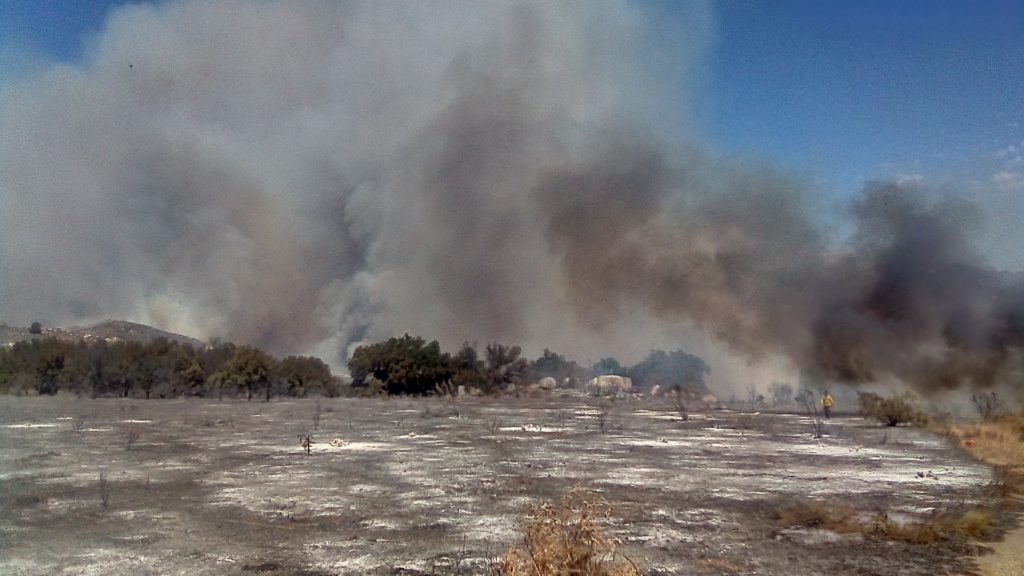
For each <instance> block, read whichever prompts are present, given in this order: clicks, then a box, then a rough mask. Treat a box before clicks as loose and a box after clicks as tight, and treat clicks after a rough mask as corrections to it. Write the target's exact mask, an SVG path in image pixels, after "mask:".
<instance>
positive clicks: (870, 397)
mask: <svg viewBox="0 0 1024 576" xmlns="http://www.w3.org/2000/svg"><path fill="white" fill-rule="evenodd" d="M858 399H859V401H860V412H861V414H862V415H864V416H868V417H871V418H875V419H877V420H878V421H879V422H881V423H883V424H885V425H886V426H897V425H899V424H911V425H914V426H927V425H928V422H929V421H930V418H929V417H928V415H927V414H925V413H924V412H923V411H922V410H921V409H920V408H918V407H917V405H916V404H915V403H914V398H913V396H912V395H910V394H909V393H904V394H899V395H895V396H888V397H884V396H879V395H878V394H874V393H871V392H862V393H860V395H859V398H858Z"/></svg>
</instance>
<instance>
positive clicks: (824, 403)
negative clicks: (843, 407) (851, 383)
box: [821, 390, 836, 418]
mask: <svg viewBox="0 0 1024 576" xmlns="http://www.w3.org/2000/svg"><path fill="white" fill-rule="evenodd" d="M835 403H836V401H835V399H834V398H832V395H831V394H829V393H828V390H825V395H824V396H822V397H821V408H822V410H823V411H824V412H825V418H831V417H832V405H833V404H835Z"/></svg>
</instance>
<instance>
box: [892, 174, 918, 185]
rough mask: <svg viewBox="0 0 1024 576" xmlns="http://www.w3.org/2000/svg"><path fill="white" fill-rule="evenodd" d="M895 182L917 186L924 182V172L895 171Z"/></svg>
mask: <svg viewBox="0 0 1024 576" xmlns="http://www.w3.org/2000/svg"><path fill="white" fill-rule="evenodd" d="M896 183H897V184H899V185H900V186H918V185H920V184H923V183H924V174H921V173H920V172H897V173H896Z"/></svg>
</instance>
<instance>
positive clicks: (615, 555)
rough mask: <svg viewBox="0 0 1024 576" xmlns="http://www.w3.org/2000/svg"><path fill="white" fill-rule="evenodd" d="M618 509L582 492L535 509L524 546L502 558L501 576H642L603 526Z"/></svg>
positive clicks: (514, 549)
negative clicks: (559, 501)
mask: <svg viewBox="0 0 1024 576" xmlns="http://www.w3.org/2000/svg"><path fill="white" fill-rule="evenodd" d="M613 511H614V508H613V507H612V505H611V504H609V503H608V502H607V501H606V500H603V499H598V498H593V497H588V496H586V495H583V494H580V493H579V492H572V493H570V494H569V495H567V496H565V497H564V498H563V499H562V501H561V503H558V504H555V503H552V502H547V503H545V504H543V505H541V506H531V507H530V510H529V513H528V522H527V524H526V527H525V534H524V537H523V546H522V547H515V548H512V549H510V550H509V551H508V552H507V553H506V554H505V556H504V557H502V559H501V564H500V569H499V572H500V574H502V575H503V576H639V575H640V574H641V572H640V569H639V568H637V566H636V564H634V563H633V562H632V561H631V560H630V559H629V558H627V557H625V556H623V555H622V554H620V553H619V552H618V543H617V542H616V541H615V540H614V539H612V538H610V537H608V536H606V535H605V534H604V531H603V530H602V528H601V524H602V523H603V522H605V521H607V520H608V519H609V518H610V517H611V514H612V512H613Z"/></svg>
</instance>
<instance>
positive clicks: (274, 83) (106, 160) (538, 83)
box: [0, 0, 1024, 388]
mask: <svg viewBox="0 0 1024 576" xmlns="http://www.w3.org/2000/svg"><path fill="white" fill-rule="evenodd" d="M657 10H658V9H657V8H656V7H655V6H647V5H641V4H639V3H636V2H629V1H626V0H623V1H621V2H612V1H609V2H605V3H593V2H587V3H569V2H560V3H554V2H536V3H533V2H495V3H485V2H466V3H459V2H443V3H441V2H438V3H428V2H417V3H397V2H396V3H385V2H366V3H357V2H351V3H349V2H346V3H337V2H326V1H325V2H294V3H291V2H275V3H270V2H262V1H258V0H222V1H216V2H207V1H205V0H204V1H192V2H168V3H165V4H161V5H160V6H159V7H152V6H148V5H138V6H129V7H125V8H121V9H118V10H116V11H115V12H113V13H112V14H111V17H110V19H109V21H108V24H107V27H106V29H105V30H104V31H103V32H102V33H101V34H99V35H98V36H97V37H95V38H93V39H92V40H91V41H90V47H89V52H88V55H87V57H86V58H85V61H84V62H83V63H82V64H76V65H53V66H50V67H47V68H46V69H45V70H44V71H43V72H42V73H39V74H34V75H31V76H27V77H23V78H20V79H17V80H13V81H9V82H8V83H7V84H6V85H4V86H3V88H2V89H0V225H2V226H3V228H2V229H0V242H2V244H0V315H2V317H3V318H4V319H5V320H7V321H9V322H19V323H27V322H30V321H32V320H36V319H43V320H46V321H48V322H77V321H87V320H92V319H100V318H105V317H123V318H127V319H133V320H139V321H144V322H151V323H154V324H157V325H159V326H162V327H165V328H169V329H173V330H178V331H182V332H185V333H190V334H195V335H200V336H223V337H228V338H231V339H235V340H240V341H246V342H252V343H256V344H259V345H263V346H267V347H269V348H270V349H272V350H274V351H275V352H278V353H291V352H318V353H321V354H325V355H326V356H327V358H328V359H329V360H331V361H333V362H334V363H336V364H340V363H341V362H342V361H343V359H344V355H345V353H346V351H347V349H349V348H350V347H351V346H352V345H353V344H355V343H358V342H360V341H362V340H366V339H375V338H380V337H385V336H390V335H394V334H397V333H402V332H411V333H417V334H422V335H424V336H427V337H437V338H440V339H441V340H442V341H443V342H444V343H445V344H447V345H449V346H451V345H456V344H458V343H460V342H462V341H464V340H469V341H479V342H487V341H495V340H496V341H503V342H517V343H523V344H525V345H527V347H528V349H529V347H531V346H532V347H534V348H537V349H539V348H540V347H541V346H550V347H552V348H554V349H556V350H558V351H561V352H567V353H569V354H570V355H574V356H577V357H579V358H580V359H581V360H583V359H586V358H587V357H588V356H589V357H590V358H591V359H595V360H596V359H597V358H599V357H601V356H605V355H607V354H609V353H617V354H618V353H624V354H630V353H632V354H639V353H642V352H643V351H645V350H646V349H647V348H649V347H655V346H657V347H676V346H678V345H679V344H685V345H687V346H688V347H690V348H696V349H697V350H698V351H699V350H701V349H702V348H714V347H715V346H716V344H707V343H709V342H710V343H722V344H724V346H725V347H726V348H727V349H728V350H729V351H730V353H733V354H738V355H739V356H741V357H745V358H748V359H752V360H754V361H757V360H764V359H768V358H773V357H774V358H777V357H780V356H781V357H784V358H787V359H789V361H790V362H791V363H792V365H793V366H795V367H798V368H801V369H806V370H809V371H811V372H813V373H815V374H817V375H819V376H821V377H824V378H828V379H832V380H838V381H848V382H867V381H876V380H886V379H895V380H900V381H903V382H906V383H910V384H912V385H915V386H918V387H920V388H931V387H956V386H960V385H969V386H988V385H992V384H995V383H1000V382H1008V381H1017V382H1019V378H1020V376H1021V374H1020V371H1021V370H1020V368H1021V344H1022V340H1021V337H1022V330H1024V289H1022V286H1024V284H1022V282H1021V280H1020V278H1018V277H1014V276H1009V275H1007V274H1003V273H998V272H996V271H994V270H992V269H991V268H989V267H987V266H986V265H985V264H984V263H983V262H982V260H981V259H980V258H979V257H978V255H977V254H975V253H974V252H973V251H972V248H971V246H970V245H969V243H968V242H967V240H966V238H967V236H966V234H967V232H968V231H969V229H970V225H972V224H971V221H970V220H971V218H970V217H969V216H970V211H969V210H967V209H966V208H965V207H963V206H954V205H949V204H936V203H934V202H927V201H925V200H924V199H923V198H922V197H921V195H920V194H919V193H918V192H916V191H914V190H904V189H899V188H897V187H895V186H892V185H886V184H878V185H874V186H871V187H869V189H867V190H866V191H865V192H864V193H863V194H862V195H861V197H860V198H859V200H858V201H857V203H856V206H855V207H854V208H853V211H852V217H851V218H850V220H849V221H848V222H847V223H846V224H844V226H843V228H848V229H849V231H851V233H850V234H849V235H848V236H849V238H850V239H847V240H844V241H839V240H837V238H836V237H835V236H834V235H833V234H830V233H828V232H827V231H826V229H825V228H824V227H823V226H822V224H821V222H820V220H819V218H817V217H815V216H814V214H816V211H815V210H814V209H813V208H814V203H813V202H814V199H813V198H811V197H810V195H811V190H810V189H809V188H808V187H807V186H805V185H803V184H801V183H799V182H798V181H796V180H794V179H792V178H790V177H788V176H786V175H785V174H781V173H779V172H778V171H776V170H773V169H771V168H768V167H762V166H751V165H749V164H744V163H742V162H738V161H730V160H723V159H718V158H714V157H712V156H711V155H710V154H708V153H707V152H706V151H703V150H702V149H701V147H700V146H699V145H698V144H696V143H695V140H696V139H695V137H694V134H693V132H692V130H691V128H690V127H689V124H688V123H689V118H688V108H689V107H688V105H687V101H686V100H687V94H688V91H689V90H690V88H691V85H692V84H693V83H695V82H699V80H700V78H699V70H700V64H701V57H702V54H703V51H704V50H705V48H706V46H708V44H709V40H710V35H711V34H710V31H711V29H712V25H711V24H712V18H711V15H710V13H709V10H708V9H707V7H706V6H702V5H696V4H693V5H689V6H688V8H687V13H685V14H674V15H673V16H672V18H668V17H667V16H666V15H665V14H658V13H656V11H657Z"/></svg>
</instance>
